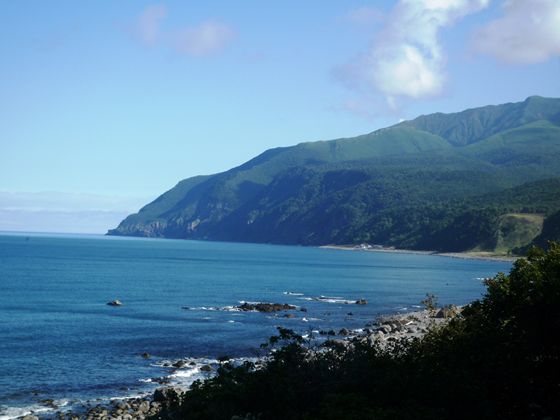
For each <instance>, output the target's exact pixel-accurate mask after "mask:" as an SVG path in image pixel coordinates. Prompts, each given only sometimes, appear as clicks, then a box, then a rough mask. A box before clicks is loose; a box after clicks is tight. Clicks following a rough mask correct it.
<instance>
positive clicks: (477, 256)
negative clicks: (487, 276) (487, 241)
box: [319, 245, 522, 262]
mask: <svg viewBox="0 0 560 420" xmlns="http://www.w3.org/2000/svg"><path fill="white" fill-rule="evenodd" d="M319 248H325V249H338V250H343V251H365V252H384V253H396V254H418V255H437V256H440V257H448V258H461V259H469V260H490V261H504V262H513V261H515V260H517V259H518V258H522V257H520V256H510V255H506V254H500V253H496V252H485V251H467V252H437V251H418V250H413V249H398V248H386V247H377V246H372V247H370V248H368V247H365V246H360V245H322V246H320V247H319Z"/></svg>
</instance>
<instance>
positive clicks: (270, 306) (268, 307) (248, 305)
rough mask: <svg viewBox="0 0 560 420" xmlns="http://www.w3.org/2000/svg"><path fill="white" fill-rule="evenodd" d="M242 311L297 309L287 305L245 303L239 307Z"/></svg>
mask: <svg viewBox="0 0 560 420" xmlns="http://www.w3.org/2000/svg"><path fill="white" fill-rule="evenodd" d="M237 309H239V310H241V311H245V312H246V311H257V312H278V311H287V310H293V309H296V307H295V306H294V305H288V304H287V303H255V304H252V303H247V302H245V303H243V304H241V305H239V306H238V307H237Z"/></svg>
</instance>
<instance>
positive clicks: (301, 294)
mask: <svg viewBox="0 0 560 420" xmlns="http://www.w3.org/2000/svg"><path fill="white" fill-rule="evenodd" d="M283 294H284V295H289V296H303V293H299V292H283Z"/></svg>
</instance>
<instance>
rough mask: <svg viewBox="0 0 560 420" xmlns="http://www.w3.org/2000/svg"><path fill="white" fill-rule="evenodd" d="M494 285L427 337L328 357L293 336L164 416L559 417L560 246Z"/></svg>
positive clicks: (229, 368)
mask: <svg viewBox="0 0 560 420" xmlns="http://www.w3.org/2000/svg"><path fill="white" fill-rule="evenodd" d="M486 286H487V291H486V294H485V296H484V297H483V298H482V299H480V300H478V301H475V302H473V303H472V304H470V305H468V306H467V307H465V308H464V310H463V311H462V314H461V315H459V316H457V317H455V318H454V319H452V320H451V321H450V322H449V323H448V324H447V325H445V326H443V327H438V328H436V327H433V328H432V329H431V330H430V331H429V332H428V333H427V334H426V335H425V336H424V337H423V338H422V339H415V340H409V341H406V340H397V341H392V342H388V343H387V345H385V346H381V345H380V344H379V343H377V344H375V345H373V346H369V345H362V344H360V343H358V342H356V343H354V345H353V346H350V347H346V346H343V345H336V343H334V345H333V346H330V347H329V348H328V349H323V350H321V351H317V349H314V348H312V347H310V345H309V343H306V341H305V340H303V339H302V338H301V337H299V336H297V335H296V334H294V333H293V331H290V330H285V329H281V330H279V335H278V336H275V337H273V338H271V340H270V341H269V343H268V344H269V345H271V346H273V347H276V348H277V349H276V351H274V352H272V353H271V354H270V356H269V358H268V359H267V360H266V361H265V362H264V365H263V366H261V367H259V368H256V367H255V365H254V364H252V363H245V364H244V365H242V366H238V367H234V366H233V365H231V364H225V365H223V366H222V367H221V368H220V370H219V373H218V375H217V376H216V377H215V378H213V379H209V380H206V381H204V382H197V383H195V385H194V386H193V389H192V390H191V391H190V392H188V393H186V394H185V395H184V396H183V398H182V400H181V401H180V403H178V404H176V405H175V406H172V407H169V409H168V410H167V411H165V412H164V413H162V414H161V416H162V417H165V418H172V419H174V418H189V419H228V420H229V419H231V418H233V416H240V417H241V418H261V419H356V418H360V419H410V418H415V419H472V418H478V419H516V418H524V419H525V418H526V419H529V418H535V419H544V418H558V417H559V416H560V399H559V396H560V380H559V376H558V372H560V348H559V345H558V339H557V334H558V331H560V245H559V244H557V243H551V244H550V247H549V249H548V251H547V252H544V251H543V250H541V249H538V248H534V249H532V250H531V251H530V252H529V254H528V256H527V258H526V259H520V260H518V261H517V262H516V263H515V264H514V267H513V269H512V270H511V272H510V274H509V275H505V274H499V275H498V276H496V277H495V278H493V279H489V280H487V281H486ZM280 344H283V345H282V346H281V347H279V348H278V347H277V346H278V345H280Z"/></svg>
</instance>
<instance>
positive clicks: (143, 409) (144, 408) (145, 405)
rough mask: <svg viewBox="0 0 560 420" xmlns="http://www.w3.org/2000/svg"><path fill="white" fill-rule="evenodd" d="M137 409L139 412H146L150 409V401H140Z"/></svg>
mask: <svg viewBox="0 0 560 420" xmlns="http://www.w3.org/2000/svg"><path fill="white" fill-rule="evenodd" d="M138 411H139V412H141V413H147V412H148V411H150V402H149V401H142V402H141V403H140V405H139V406H138Z"/></svg>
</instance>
